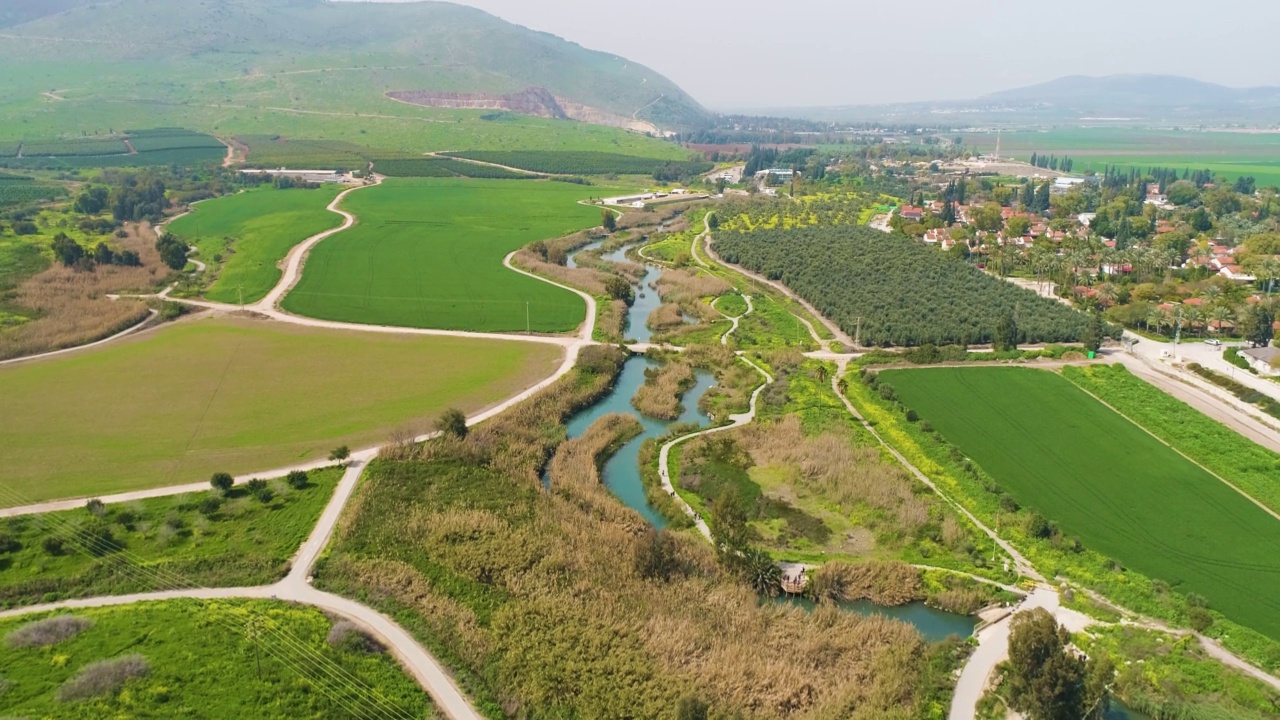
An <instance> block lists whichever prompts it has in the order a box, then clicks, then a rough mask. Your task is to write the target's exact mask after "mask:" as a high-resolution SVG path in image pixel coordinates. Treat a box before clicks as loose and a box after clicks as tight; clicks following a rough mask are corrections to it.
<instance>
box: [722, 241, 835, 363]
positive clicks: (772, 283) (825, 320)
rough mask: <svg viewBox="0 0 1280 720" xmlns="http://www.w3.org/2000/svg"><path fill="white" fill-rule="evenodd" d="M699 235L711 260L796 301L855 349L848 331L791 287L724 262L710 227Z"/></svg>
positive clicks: (811, 329) (823, 343) (826, 346)
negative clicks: (717, 249) (716, 249)
mask: <svg viewBox="0 0 1280 720" xmlns="http://www.w3.org/2000/svg"><path fill="white" fill-rule="evenodd" d="M699 237H700V238H704V239H705V240H706V242H705V243H699V244H701V245H702V246H703V248H704V249H705V250H706V251H707V256H708V257H710V258H711V259H712V260H714V261H716V262H718V263H720V264H721V265H723V266H725V267H727V268H731V269H732V270H733V271H734V272H736V273H738V274H739V275H742V276H744V277H747V278H750V279H751V280H754V281H755V282H758V283H763V284H765V285H768V286H769V287H771V288H773V289H774V290H777V291H778V292H780V293H782V294H783V295H784V296H786V297H787V298H788V299H790V300H793V301H795V302H796V303H798V304H799V305H800V307H802V308H804V309H805V311H807V312H808V313H809V314H810V315H812V316H813V317H814V318H815V319H817V321H818V322H820V323H822V326H823V327H825V328H826V329H827V331H829V332H830V333H831V335H832V336H833V337H835V339H836V341H838V342H839V343H841V344H842V345H844V346H845V347H846V348H851V349H857V344H856V343H854V342H853V338H851V337H849V335H848V333H846V332H845V331H843V330H841V329H840V326H839V325H836V324H835V323H834V322H832V321H831V320H830V319H828V318H827V317H826V316H825V315H823V314H822V313H820V312H818V309H817V308H815V307H814V306H813V305H812V304H811V303H810V302H809V301H808V300H805V299H804V298H802V297H800V296H799V295H797V294H796V293H795V292H794V291H792V290H791V288H789V287H787V286H786V285H783V284H782V283H780V282H777V281H774V280H770V279H768V278H766V277H765V276H763V275H760V274H759V273H753V272H751V271H750V270H748V269H746V268H744V267H742V266H741V265H733V264H730V263H727V262H725V261H724V258H722V257H720V256H719V255H718V254H717V253H716V251H715V247H714V246H713V245H714V243H712V242H711V240H712V238H711V232H710V228H708V231H707V233H706V234H705V235H701V236H699ZM796 317H797V318H798V319H799V320H800V322H803V323H804V324H805V325H808V326H809V332H811V333H813V336H814V339H815V340H817V341H818V343H819V344H820V345H821V346H822V348H823V349H824V350H827V351H830V350H831V345H830V343H829V342H828V341H824V340H822V339H821V338H819V337H818V333H817V331H816V330H815V329H814V327H813V325H812V324H810V323H809V321H808V320H806V319H804V318H802V317H800V316H799V315H797V316H796Z"/></svg>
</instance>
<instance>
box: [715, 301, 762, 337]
mask: <svg viewBox="0 0 1280 720" xmlns="http://www.w3.org/2000/svg"><path fill="white" fill-rule="evenodd" d="M722 297H723V296H722ZM719 299H720V298H716V300H719ZM742 299H743V300H745V301H746V303H747V311H746V312H744V313H742V314H741V315H729V314H728V313H726V312H724V311H723V310H721V309H720V308H718V307H716V303H715V300H713V301H711V309H712V310H715V311H716V312H718V313H720V314H721V315H724V317H725V319H727V320H729V321H731V322H732V323H733V327H730V328H729V329H728V330H725V331H724V335H721V336H720V344H721V345H728V344H729V336H730V335H733V334H734V333H735V332H737V331H738V325H739V323H741V322H742V319H743V318H745V317H746V316H748V315H750V314H751V313H753V312H755V307H754V306H752V304H751V296H750V295H743V296H742Z"/></svg>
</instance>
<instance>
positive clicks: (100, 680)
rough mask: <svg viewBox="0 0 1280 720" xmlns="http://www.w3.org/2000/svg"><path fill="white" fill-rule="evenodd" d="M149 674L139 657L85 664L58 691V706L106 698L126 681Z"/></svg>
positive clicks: (143, 660)
mask: <svg viewBox="0 0 1280 720" xmlns="http://www.w3.org/2000/svg"><path fill="white" fill-rule="evenodd" d="M150 671H151V667H150V665H148V664H147V659H146V658H144V657H142V656H141V655H125V656H124V657H118V658H115V659H112V660H99V661H98V662H94V663H89V664H88V665H85V666H84V667H83V668H80V672H78V673H76V676H75V677H73V678H71V679H70V680H68V681H67V682H65V683H63V685H62V687H60V688H58V699H59V700H61V701H62V702H76V701H78V700H88V699H90V698H95V697H101V696H103V695H108V694H111V693H114V692H116V691H118V690H119V689H120V688H122V687H124V684H125V683H126V682H128V681H129V680H131V679H133V678H137V677H142V676H144V675H146V674H147V673H148V672H150Z"/></svg>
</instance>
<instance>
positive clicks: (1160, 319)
mask: <svg viewBox="0 0 1280 720" xmlns="http://www.w3.org/2000/svg"><path fill="white" fill-rule="evenodd" d="M1165 317H1166V313H1165V311H1164V310H1161V309H1160V308H1159V307H1158V306H1156V305H1152V306H1151V310H1149V311H1148V312H1147V318H1146V322H1147V331H1148V332H1150V330H1151V326H1152V325H1155V326H1156V332H1160V328H1162V327H1164V319H1165Z"/></svg>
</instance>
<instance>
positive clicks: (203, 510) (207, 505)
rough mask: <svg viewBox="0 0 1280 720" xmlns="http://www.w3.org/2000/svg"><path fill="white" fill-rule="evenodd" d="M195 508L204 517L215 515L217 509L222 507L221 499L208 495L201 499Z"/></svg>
mask: <svg viewBox="0 0 1280 720" xmlns="http://www.w3.org/2000/svg"><path fill="white" fill-rule="evenodd" d="M196 509H197V510H199V511H200V514H201V515H203V516H205V517H212V516H214V515H217V514H218V511H219V510H221V509H222V501H221V500H219V499H218V498H216V497H214V496H212V495H210V496H209V497H207V498H205V499H203V500H201V501H200V505H199V507H198V508H196Z"/></svg>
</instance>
